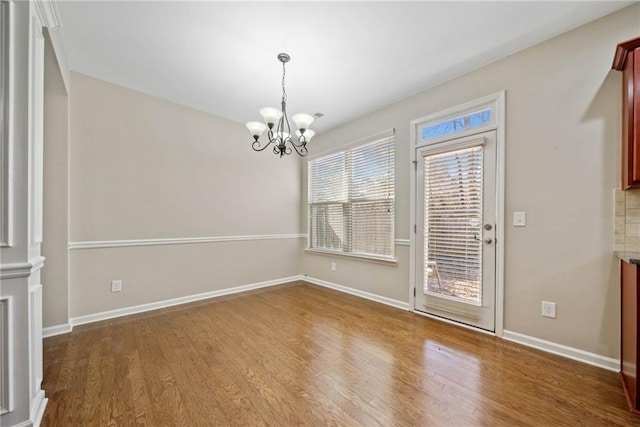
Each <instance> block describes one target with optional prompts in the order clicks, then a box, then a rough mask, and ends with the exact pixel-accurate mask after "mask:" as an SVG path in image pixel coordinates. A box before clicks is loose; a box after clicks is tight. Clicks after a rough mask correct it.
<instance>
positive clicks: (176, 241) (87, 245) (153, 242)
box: [69, 234, 306, 250]
mask: <svg viewBox="0 0 640 427" xmlns="http://www.w3.org/2000/svg"><path fill="white" fill-rule="evenodd" d="M304 237H306V235H305V234H264V235H248V236H217V237H181V238H170V239H132V240H104V241H87V242H69V249H70V250H78V249H101V248H122V247H129V246H158V245H184V244H192V243H217V242H242V241H248V240H278V239H302V238H304Z"/></svg>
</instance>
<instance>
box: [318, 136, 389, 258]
mask: <svg viewBox="0 0 640 427" xmlns="http://www.w3.org/2000/svg"><path fill="white" fill-rule="evenodd" d="M308 202H309V247H310V248H314V249H323V250H333V251H341V252H350V253H353V254H360V255H365V256H375V257H385V258H392V257H393V253H394V252H393V249H394V139H393V136H389V137H385V138H383V139H379V140H376V141H374V142H370V143H367V144H364V145H360V146H358V147H355V148H352V149H349V150H345V151H341V152H338V153H335V154H331V155H329V156H325V157H322V158H318V159H314V160H310V161H309V197H308Z"/></svg>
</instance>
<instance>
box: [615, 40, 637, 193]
mask: <svg viewBox="0 0 640 427" xmlns="http://www.w3.org/2000/svg"><path fill="white" fill-rule="evenodd" d="M612 68H613V69H614V70H619V71H622V168H621V170H622V189H623V190H626V189H629V188H640V37H636V38H635V39H631V40H627V41H624V42H622V43H620V44H618V47H617V48H616V53H615V56H614V58H613V65H612Z"/></svg>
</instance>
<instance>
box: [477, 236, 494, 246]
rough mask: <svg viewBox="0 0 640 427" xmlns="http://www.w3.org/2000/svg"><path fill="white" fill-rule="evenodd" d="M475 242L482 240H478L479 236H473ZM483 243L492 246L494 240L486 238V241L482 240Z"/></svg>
mask: <svg viewBox="0 0 640 427" xmlns="http://www.w3.org/2000/svg"><path fill="white" fill-rule="evenodd" d="M473 240H477V241H480V239H479V238H478V235H477V234H476V235H474V236H473ZM482 241H483V242H484V243H486V244H487V245H490V244H492V243H493V239H492V238H491V237H485V238H484V239H482Z"/></svg>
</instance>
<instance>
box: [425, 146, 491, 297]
mask: <svg viewBox="0 0 640 427" xmlns="http://www.w3.org/2000/svg"><path fill="white" fill-rule="evenodd" d="M482 153H483V150H482V147H481V146H477V147H472V148H465V149H461V150H456V151H450V152H447V153H444V154H436V155H430V156H425V158H424V223H425V233H426V235H425V239H424V245H425V248H424V251H425V259H426V261H427V262H426V263H425V274H424V277H425V284H424V288H425V289H424V290H425V291H432V292H438V291H439V290H440V289H441V288H442V285H444V284H446V285H447V287H457V286H461V285H465V286H466V287H467V288H468V287H469V286H471V287H473V286H474V285H475V286H476V287H479V284H480V278H481V277H482V272H481V265H482V264H481V258H482V242H481V240H480V239H481V236H482V232H481V226H482ZM434 273H437V274H434ZM472 294H473V295H468V296H467V297H470V299H473V300H475V302H476V303H479V301H480V296H479V295H478V294H477V292H475V293H472Z"/></svg>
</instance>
